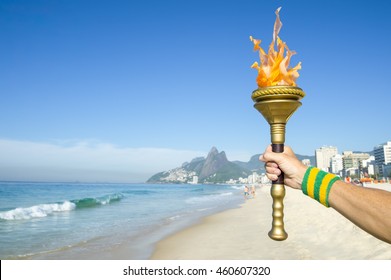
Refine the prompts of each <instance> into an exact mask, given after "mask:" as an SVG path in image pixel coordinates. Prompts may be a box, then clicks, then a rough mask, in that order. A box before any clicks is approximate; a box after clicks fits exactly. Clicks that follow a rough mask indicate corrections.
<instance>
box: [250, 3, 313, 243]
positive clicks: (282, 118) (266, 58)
mask: <svg viewBox="0 0 391 280" xmlns="http://www.w3.org/2000/svg"><path fill="white" fill-rule="evenodd" d="M280 9H281V8H278V9H277V11H276V16H277V18H276V22H275V24H274V32H273V41H272V43H271V45H270V47H269V51H268V53H266V52H265V51H264V50H263V49H262V48H261V47H260V43H261V41H260V40H258V39H253V38H252V37H250V40H251V41H252V42H253V43H254V50H256V51H259V56H260V61H261V64H260V65H259V64H258V63H257V62H255V63H254V64H253V65H252V68H255V69H257V70H258V77H257V83H258V89H257V90H254V91H253V93H252V96H251V98H252V99H253V101H254V102H255V104H254V107H255V108H256V109H257V110H258V111H259V112H260V113H261V114H262V115H263V117H264V118H265V119H266V121H267V122H268V123H269V125H270V135H271V143H272V150H273V152H276V153H282V152H283V151H284V143H285V126H286V123H287V122H288V119H289V118H290V116H292V114H293V113H294V112H295V111H296V110H297V108H299V107H300V106H301V102H300V99H302V98H303V97H304V96H305V94H304V92H303V90H302V89H301V88H299V87H297V86H296V79H297V78H298V77H299V74H298V72H297V71H298V70H299V69H301V64H300V63H299V64H298V65H297V66H296V67H294V68H288V66H289V62H290V58H291V56H292V55H294V54H295V52H293V51H290V50H289V49H288V46H287V45H286V44H285V43H284V42H282V41H281V39H280V38H279V37H278V33H279V31H280V29H281V27H282V23H281V21H280V17H279V11H280ZM276 41H277V42H276ZM276 43H277V51H276V50H275V49H274V46H275V44H276ZM285 50H286V54H285ZM270 192H271V196H272V198H273V214H272V216H273V222H272V229H271V230H270V232H269V236H270V238H272V239H274V240H285V239H287V238H288V234H287V233H286V231H285V229H284V203H283V199H284V197H285V186H284V174H283V173H281V175H280V176H279V177H278V179H277V180H276V181H273V182H272V187H271V191H270Z"/></svg>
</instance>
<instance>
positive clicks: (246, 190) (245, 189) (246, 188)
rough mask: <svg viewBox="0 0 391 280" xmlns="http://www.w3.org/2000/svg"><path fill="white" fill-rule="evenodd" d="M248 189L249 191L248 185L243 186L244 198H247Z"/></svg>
mask: <svg viewBox="0 0 391 280" xmlns="http://www.w3.org/2000/svg"><path fill="white" fill-rule="evenodd" d="M248 191H249V189H248V187H247V186H244V198H248V196H249V195H250V193H249V192H248Z"/></svg>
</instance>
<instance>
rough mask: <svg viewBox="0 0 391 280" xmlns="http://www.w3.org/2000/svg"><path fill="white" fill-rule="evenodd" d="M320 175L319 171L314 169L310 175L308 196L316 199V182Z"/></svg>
mask: <svg viewBox="0 0 391 280" xmlns="http://www.w3.org/2000/svg"><path fill="white" fill-rule="evenodd" d="M318 173H319V169H317V168H312V169H311V171H310V174H308V182H307V192H308V196H310V197H314V190H315V180H316V176H317V175H318Z"/></svg>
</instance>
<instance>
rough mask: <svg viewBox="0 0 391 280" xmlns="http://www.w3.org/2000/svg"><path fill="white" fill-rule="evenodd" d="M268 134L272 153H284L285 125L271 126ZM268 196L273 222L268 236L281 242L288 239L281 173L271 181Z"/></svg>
mask: <svg viewBox="0 0 391 280" xmlns="http://www.w3.org/2000/svg"><path fill="white" fill-rule="evenodd" d="M270 133H271V138H272V151H273V152H275V153H282V152H284V141H285V124H273V125H271V129H270ZM276 140H277V141H276ZM273 141H276V142H280V143H273ZM281 142H282V143H281ZM270 194H271V196H272V198H273V205H272V208H273V213H272V217H273V221H272V229H271V230H270V232H269V236H270V238H272V239H274V240H277V241H282V240H285V239H287V238H288V234H287V233H286V231H285V229H284V197H285V186H284V173H283V172H282V171H281V174H280V175H279V176H278V178H277V180H275V181H272V187H271V189H270Z"/></svg>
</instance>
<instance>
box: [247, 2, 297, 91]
mask: <svg viewBox="0 0 391 280" xmlns="http://www.w3.org/2000/svg"><path fill="white" fill-rule="evenodd" d="M280 10H281V7H280V8H278V9H277V10H276V16H277V17H276V21H275V23H274V30H273V41H272V43H271V44H270V46H269V51H268V53H267V54H266V52H265V51H264V50H263V49H262V48H261V46H260V45H261V40H259V39H254V38H253V37H252V36H250V40H251V41H252V42H253V44H254V51H258V52H259V58H260V62H261V65H259V64H258V62H254V63H253V65H252V66H251V68H255V69H257V70H258V76H257V84H258V86H259V87H267V86H276V85H284V86H296V79H297V78H298V77H299V73H298V70H300V69H301V62H299V63H298V64H297V65H296V66H295V67H293V68H288V67H289V63H290V60H291V57H292V56H293V55H295V54H296V52H295V51H291V50H289V48H288V46H287V44H286V43H285V42H283V41H282V40H281V39H280V37H278V33H279V32H280V30H281V27H282V22H281V20H280V15H279V13H280ZM276 41H277V42H276ZM276 43H277V51H276V50H275V49H274V47H275V45H276ZM285 50H286V55H285V56H284V53H285Z"/></svg>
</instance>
